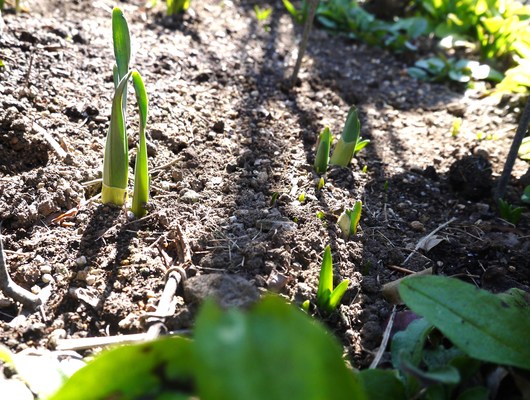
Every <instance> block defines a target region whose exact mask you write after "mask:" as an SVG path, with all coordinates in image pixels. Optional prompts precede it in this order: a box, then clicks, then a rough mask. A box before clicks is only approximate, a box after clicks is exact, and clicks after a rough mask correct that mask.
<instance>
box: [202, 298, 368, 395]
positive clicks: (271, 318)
mask: <svg viewBox="0 0 530 400" xmlns="http://www.w3.org/2000/svg"><path fill="white" fill-rule="evenodd" d="M195 338H196V339H195V340H196V343H195V356H194V357H193V359H194V360H195V367H196V369H195V370H196V372H197V389H198V394H199V397H200V398H201V399H202V400H249V399H252V400H270V399H274V400H284V399H285V400H292V399H304V400H320V399H334V400H340V399H344V400H346V399H348V400H351V399H359V400H361V399H365V395H364V391H363V388H362V383H361V381H360V379H359V377H358V376H357V375H356V374H355V372H353V371H352V370H350V369H349V368H347V367H346V365H345V363H344V361H343V360H342V348H341V346H340V345H339V344H338V343H337V342H336V340H335V339H334V338H333V337H332V336H331V335H330V334H328V333H327V332H326V331H325V329H324V328H323V327H322V326H321V325H320V324H319V323H317V322H316V321H314V320H312V319H311V318H310V317H308V316H307V315H306V314H305V313H304V312H302V311H300V310H298V309H297V308H296V307H293V306H290V305H287V304H285V303H284V302H283V301H282V300H281V299H280V298H277V297H268V298H265V299H264V300H262V301H261V302H260V303H258V304H257V305H256V306H255V307H254V308H253V309H252V310H250V312H249V313H247V314H245V313H244V312H242V311H239V310H236V309H232V310H229V311H227V312H223V311H221V310H220V309H219V308H218V307H217V306H215V305H214V304H213V303H212V302H209V303H206V304H205V305H204V307H203V309H202V311H201V312H200V314H199V316H198V318H197V322H196V330H195Z"/></svg>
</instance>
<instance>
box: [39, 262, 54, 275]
mask: <svg viewBox="0 0 530 400" xmlns="http://www.w3.org/2000/svg"><path fill="white" fill-rule="evenodd" d="M40 272H41V273H43V274H51V273H52V266H51V265H48V264H43V265H41V266H40Z"/></svg>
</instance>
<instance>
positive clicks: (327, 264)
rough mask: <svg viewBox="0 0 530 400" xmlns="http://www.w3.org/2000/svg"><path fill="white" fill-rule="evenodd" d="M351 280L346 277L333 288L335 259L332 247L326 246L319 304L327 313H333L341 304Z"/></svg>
mask: <svg viewBox="0 0 530 400" xmlns="http://www.w3.org/2000/svg"><path fill="white" fill-rule="evenodd" d="M349 284H350V281H349V280H348V279H344V280H343V281H342V282H341V283H340V284H339V285H338V286H337V287H336V288H335V289H333V261H332V259H331V248H330V247H329V245H328V246H326V249H325V250H324V257H323V259H322V266H321V267H320V280H319V282H318V291H317V306H318V308H319V309H320V310H321V311H323V312H326V313H331V312H333V311H335V309H336V308H337V307H338V305H339V304H340V301H341V299H342V296H344V293H346V290H347V289H348V285H349Z"/></svg>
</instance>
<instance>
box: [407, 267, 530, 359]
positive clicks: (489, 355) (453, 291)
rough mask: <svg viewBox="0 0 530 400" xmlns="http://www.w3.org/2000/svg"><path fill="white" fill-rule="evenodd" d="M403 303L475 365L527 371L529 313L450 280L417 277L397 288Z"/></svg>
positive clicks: (524, 308)
mask: <svg viewBox="0 0 530 400" xmlns="http://www.w3.org/2000/svg"><path fill="white" fill-rule="evenodd" d="M399 293H400V295H401V298H402V299H403V301H404V302H405V303H406V304H407V306H408V307H410V309H411V310H413V311H414V312H416V313H418V314H419V315H422V316H423V317H425V319H426V320H428V321H429V322H430V323H432V324H433V325H434V326H436V328H438V329H439V330H440V331H441V332H442V333H443V334H444V335H445V336H446V337H447V338H449V340H451V341H452V342H453V343H454V344H455V345H456V346H458V347H459V348H460V349H461V350H462V351H464V352H466V353H467V354H469V355H470V356H472V357H475V358H477V359H479V360H483V361H489V362H494V363H499V364H505V365H512V366H517V367H520V368H524V369H530V346H528V332H530V308H529V307H517V306H514V305H513V304H507V303H506V302H504V301H503V300H502V298H500V297H498V296H496V295H493V294H491V293H489V292H487V291H485V290H481V289H477V288H476V287H474V286H472V285H470V284H467V283H464V282H461V281H459V280H456V279H451V278H445V277H440V276H417V277H411V278H408V279H405V280H404V281H403V282H401V284H400V286H399Z"/></svg>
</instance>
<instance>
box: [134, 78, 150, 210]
mask: <svg viewBox="0 0 530 400" xmlns="http://www.w3.org/2000/svg"><path fill="white" fill-rule="evenodd" d="M132 79H133V85H134V91H135V93H136V102H137V103H138V113H139V115H140V140H139V142H138V149H137V152H136V163H135V165H134V189H133V201H132V207H131V210H132V212H133V214H134V215H135V216H136V218H141V217H143V216H144V215H145V214H146V212H147V211H146V208H145V205H146V204H147V202H148V201H149V168H148V165H147V144H146V141H145V127H146V125H147V108H148V101H147V93H146V91H145V86H144V82H143V80H142V77H141V75H140V74H139V73H138V72H137V71H134V72H133V73H132Z"/></svg>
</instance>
